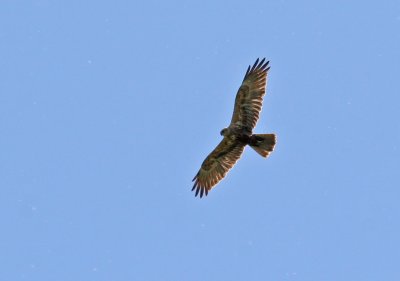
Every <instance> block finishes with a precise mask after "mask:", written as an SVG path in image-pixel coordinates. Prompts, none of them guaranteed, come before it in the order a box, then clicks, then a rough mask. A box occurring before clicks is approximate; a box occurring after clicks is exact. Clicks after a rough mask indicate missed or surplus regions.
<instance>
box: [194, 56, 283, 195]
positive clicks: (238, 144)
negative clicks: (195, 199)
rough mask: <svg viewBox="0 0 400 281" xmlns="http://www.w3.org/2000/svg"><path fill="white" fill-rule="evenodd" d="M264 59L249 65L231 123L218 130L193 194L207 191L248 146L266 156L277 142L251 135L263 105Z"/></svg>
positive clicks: (196, 178) (265, 70) (196, 180)
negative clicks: (218, 132)
mask: <svg viewBox="0 0 400 281" xmlns="http://www.w3.org/2000/svg"><path fill="white" fill-rule="evenodd" d="M268 64H269V61H267V62H265V58H264V59H262V60H261V61H259V59H257V60H256V62H255V63H254V64H253V66H249V67H248V68H247V71H246V74H245V76H244V79H243V82H242V85H241V86H240V88H239V90H238V92H237V94H236V99H235V107H234V110H233V116H232V119H231V123H230V124H229V126H228V127H227V128H224V129H223V130H222V131H221V133H220V134H221V136H223V137H224V138H223V139H222V141H221V142H220V143H219V144H218V146H217V147H216V148H215V149H214V150H213V151H212V152H211V153H210V154H209V155H208V156H207V158H206V159H205V160H204V162H203V164H202V165H201V168H200V170H199V172H198V173H197V174H196V176H195V177H194V178H193V180H192V181H194V185H193V188H192V191H193V190H196V194H195V196H197V195H198V194H200V198H201V197H203V195H208V192H209V191H210V190H211V189H212V188H213V187H214V186H215V185H216V184H217V183H218V182H219V181H221V180H222V179H223V178H224V177H225V176H226V174H227V172H228V171H229V170H230V169H231V168H232V167H233V166H234V165H235V163H236V162H237V160H238V159H239V158H240V156H241V155H242V152H243V150H244V148H245V146H246V145H250V147H251V148H253V149H254V150H255V151H256V152H257V153H258V154H260V155H261V156H262V157H267V156H268V155H269V154H270V153H271V152H272V151H273V150H274V147H275V144H276V136H275V134H253V129H254V127H255V126H256V123H257V120H258V118H259V114H260V111H261V107H262V102H263V97H264V95H265V88H266V86H267V75H268V71H269V69H270V67H269V66H268Z"/></svg>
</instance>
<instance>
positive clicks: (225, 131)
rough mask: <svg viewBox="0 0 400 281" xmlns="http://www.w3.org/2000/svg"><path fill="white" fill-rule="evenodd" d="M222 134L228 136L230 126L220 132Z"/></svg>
mask: <svg viewBox="0 0 400 281" xmlns="http://www.w3.org/2000/svg"><path fill="white" fill-rule="evenodd" d="M220 134H221V136H226V135H227V134H228V128H224V129H222V130H221V132H220Z"/></svg>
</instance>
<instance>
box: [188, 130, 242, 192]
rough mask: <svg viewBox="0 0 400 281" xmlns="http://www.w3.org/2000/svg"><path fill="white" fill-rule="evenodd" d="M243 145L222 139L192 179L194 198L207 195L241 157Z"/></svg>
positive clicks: (225, 138)
mask: <svg viewBox="0 0 400 281" xmlns="http://www.w3.org/2000/svg"><path fill="white" fill-rule="evenodd" d="M244 146H245V144H244V143H242V142H240V141H238V140H236V139H234V138H230V137H224V138H223V139H222V141H221V142H220V143H219V144H218V146H217V147H216V148H215V149H214V150H213V151H212V152H211V153H210V154H209V155H208V156H207V158H206V159H205V160H204V162H203V164H202V165H201V168H200V170H199V172H198V173H197V174H196V176H195V177H194V179H193V181H194V185H193V188H192V190H196V196H197V195H198V194H199V193H200V198H201V197H203V194H205V195H207V194H208V191H210V190H211V188H213V186H215V185H216V184H217V183H218V182H219V181H220V180H221V179H223V178H224V177H225V175H226V173H227V172H228V171H229V170H230V169H231V168H232V167H233V166H234V165H235V163H236V161H237V160H238V159H239V158H240V156H241V155H242V152H243V149H244Z"/></svg>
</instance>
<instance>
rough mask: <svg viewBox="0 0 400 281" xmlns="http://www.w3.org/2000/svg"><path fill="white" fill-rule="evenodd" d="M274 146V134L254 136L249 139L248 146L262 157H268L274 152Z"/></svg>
mask: <svg viewBox="0 0 400 281" xmlns="http://www.w3.org/2000/svg"><path fill="white" fill-rule="evenodd" d="M275 144H276V135H275V134H254V135H252V136H251V137H250V141H249V145H250V146H251V148H253V149H254V150H255V151H256V152H257V153H258V154H260V155H261V156H262V157H268V155H269V154H270V153H271V152H272V151H273V150H274V148H275Z"/></svg>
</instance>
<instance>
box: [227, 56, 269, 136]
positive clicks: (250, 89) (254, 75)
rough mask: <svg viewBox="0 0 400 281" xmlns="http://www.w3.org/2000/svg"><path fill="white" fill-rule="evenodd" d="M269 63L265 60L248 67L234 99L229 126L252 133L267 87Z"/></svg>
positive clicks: (257, 61)
mask: <svg viewBox="0 0 400 281" xmlns="http://www.w3.org/2000/svg"><path fill="white" fill-rule="evenodd" d="M268 63H269V61H267V62H265V58H264V59H262V60H261V61H259V59H257V60H256V62H255V63H254V65H253V66H252V67H250V66H249V67H248V68H247V71H246V75H245V76H244V79H243V82H242V85H241V86H240V88H239V90H238V92H237V94H236V99H235V109H234V111H233V115H232V120H231V125H230V126H232V125H234V126H235V125H236V126H237V127H239V128H241V129H243V130H246V131H248V132H250V133H251V132H252V130H253V128H254V127H255V126H256V123H257V120H258V117H259V114H260V111H261V107H262V102H263V97H264V95H265V88H266V85H267V73H268V70H269V67H268Z"/></svg>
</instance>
